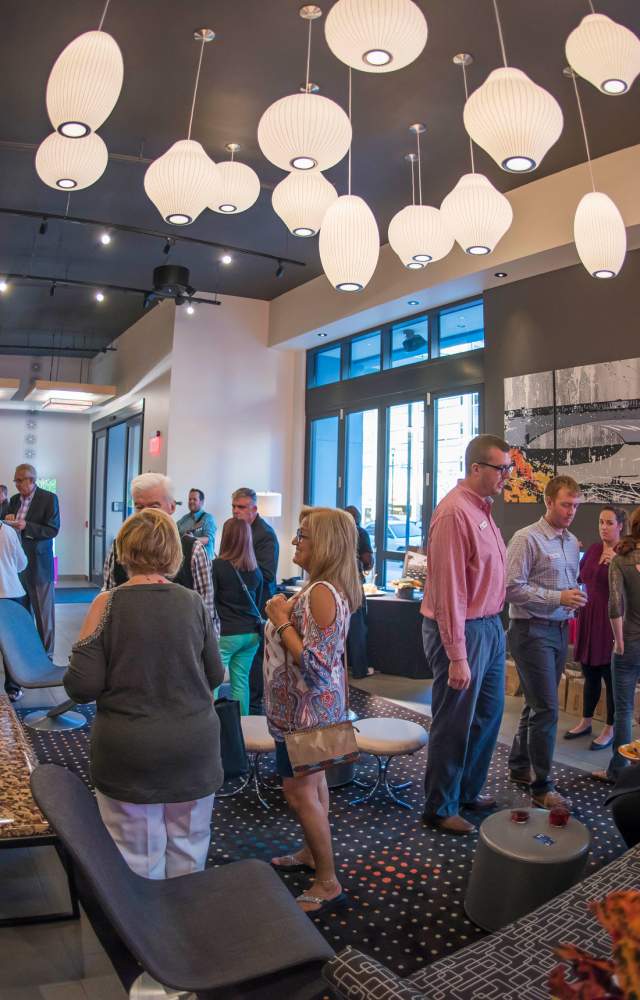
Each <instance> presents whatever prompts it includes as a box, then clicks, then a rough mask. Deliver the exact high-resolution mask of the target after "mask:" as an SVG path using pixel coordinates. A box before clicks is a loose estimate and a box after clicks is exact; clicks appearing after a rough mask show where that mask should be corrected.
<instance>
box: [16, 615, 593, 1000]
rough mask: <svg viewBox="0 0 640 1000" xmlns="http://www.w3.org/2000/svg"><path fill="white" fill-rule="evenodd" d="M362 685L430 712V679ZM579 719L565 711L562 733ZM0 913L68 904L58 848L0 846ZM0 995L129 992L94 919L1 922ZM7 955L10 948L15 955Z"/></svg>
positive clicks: (511, 704)
mask: <svg viewBox="0 0 640 1000" xmlns="http://www.w3.org/2000/svg"><path fill="white" fill-rule="evenodd" d="M86 608H87V605H84V604H65V605H58V606H57V607H56V652H55V662H56V663H60V664H63V663H66V661H67V658H68V655H69V651H70V648H71V644H72V642H73V641H74V639H75V637H76V635H77V634H78V629H79V626H80V623H81V622H82V619H83V617H84V615H85V613H86ZM356 684H357V686H358V687H362V688H363V689H364V690H366V691H369V692H370V693H371V694H378V695H381V696H382V697H384V698H391V699H393V700H395V701H398V702H399V703H400V704H402V705H405V706H406V707H407V708H410V709H413V710H414V711H417V712H424V713H425V714H426V715H429V714H430V700H431V684H430V682H429V681H416V680H410V679H408V678H404V677H393V676H392V675H390V674H375V675H374V676H373V677H370V678H367V679H365V680H362V681H357V682H356ZM63 698H64V694H63V693H62V692H61V690H60V689H50V690H49V691H31V692H26V693H25V695H24V698H23V700H22V701H21V705H24V706H25V707H26V706H29V705H33V706H41V705H43V704H45V702H46V703H47V704H55V703H56V702H58V701H61V700H63ZM520 707H521V700H520V699H519V698H507V705H506V710H505V714H504V718H503V723H502V728H501V730H500V739H501V740H502V741H503V742H505V743H510V742H511V739H512V737H513V734H514V731H515V728H516V726H517V721H518V716H519V712H520ZM574 724H575V719H573V718H571V717H569V716H565V715H564V714H563V715H562V717H561V720H560V725H559V727H558V729H559V732H560V734H562V733H563V732H564V731H565V729H568V728H570V727H571V726H572V725H574ZM588 746H589V740H588V739H585V740H584V741H582V740H576V741H573V742H571V743H567V742H565V741H563V740H562V736H560V738H559V740H558V742H557V745H556V759H557V760H558V761H559V762H562V763H564V764H569V765H573V766H574V767H578V768H583V769H584V770H592V769H593V768H594V767H596V766H602V765H603V764H604V763H605V762H606V759H607V755H608V751H603V752H602V753H593V752H590V751H589V749H588ZM0 887H1V888H0V917H4V916H9V915H19V914H24V913H29V912H36V911H39V912H44V910H45V908H46V907H50V908H51V910H52V911H53V910H62V909H64V908H65V907H66V906H67V905H68V899H67V895H66V882H65V879H64V876H63V874H62V870H61V868H60V865H59V862H58V859H57V855H56V854H55V851H54V850H53V848H37V849H21V850H5V851H0ZM0 955H2V956H3V960H2V962H1V963H0V1000H122V998H124V997H126V993H125V991H124V990H123V988H122V986H121V985H120V981H119V979H118V978H117V976H116V975H115V973H114V971H113V967H112V965H111V963H110V961H109V959H108V958H107V956H106V954H105V952H104V951H103V949H102V947H101V945H100V943H99V941H98V939H97V938H96V936H95V934H94V933H93V931H92V929H91V926H90V924H89V922H88V920H87V919H86V917H85V916H84V915H83V916H82V918H81V920H80V921H79V922H76V921H69V923H61V924H51V925H48V926H47V925H43V926H27V927H15V928H6V927H3V928H0ZM8 956H11V958H10V959H9V958H8Z"/></svg>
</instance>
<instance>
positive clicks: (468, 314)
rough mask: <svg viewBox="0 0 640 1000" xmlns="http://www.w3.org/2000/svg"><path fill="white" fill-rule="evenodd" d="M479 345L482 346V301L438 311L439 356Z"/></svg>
mask: <svg viewBox="0 0 640 1000" xmlns="http://www.w3.org/2000/svg"><path fill="white" fill-rule="evenodd" d="M479 347H484V309H483V305H482V302H481V301H480V302H470V303H469V305H467V306H456V308H455V309H443V310H442V312H441V313H440V357H444V356H445V355H448V354H460V353H461V352H462V351H475V350H477V349H478V348H479Z"/></svg>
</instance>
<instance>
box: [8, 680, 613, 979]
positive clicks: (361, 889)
mask: <svg viewBox="0 0 640 1000" xmlns="http://www.w3.org/2000/svg"><path fill="white" fill-rule="evenodd" d="M351 706H352V708H353V709H354V710H355V711H356V712H357V713H358V715H359V716H361V717H367V716H369V717H371V716H395V717H397V718H403V719H409V720H412V721H414V722H417V723H418V724H420V725H427V724H428V720H426V719H425V717H424V716H423V715H418V714H416V713H414V712H411V711H409V710H407V709H405V708H404V707H402V706H399V705H396V704H395V703H393V702H390V701H387V700H386V699H383V698H377V697H372V696H370V695H368V694H367V693H366V692H364V691H360V690H357V689H354V688H352V689H351ZM84 711H85V712H86V714H87V717H88V718H89V719H91V718H92V716H93V711H94V709H93V706H91V707H89V708H86V709H85V710H84ZM27 732H28V735H29V738H30V739H31V740H32V743H33V745H34V748H35V751H36V754H37V756H38V759H39V760H40V761H42V762H48V763H56V764H63V765H64V766H66V767H70V768H71V769H72V770H73V771H75V772H76V773H77V774H79V775H80V777H81V778H82V779H83V780H84V781H86V782H87V784H90V778H89V767H88V745H89V732H88V730H87V729H82V730H80V731H76V732H71V733H56V734H48V733H47V734H41V733H37V732H33V731H31V730H27ZM427 752H428V748H427V749H425V750H422V751H420V753H418V754H416V755H415V756H413V757H403V758H400V759H399V760H398V761H396V762H395V764H394V765H392V771H393V773H392V775H391V777H392V780H404V781H406V780H413V786H412V787H411V788H410V789H408V790H407V791H406V792H403V795H404V796H405V797H406V798H407V800H408V801H410V802H411V803H412V805H413V807H414V808H413V810H412V811H411V812H408V811H406V810H404V809H401V808H399V807H398V806H395V805H393V804H392V803H390V802H388V801H386V800H383V799H376V800H374V801H373V802H370V803H364V804H362V805H358V806H352V805H350V801H351V799H352V798H354V797H355V795H356V794H361V793H360V792H357V793H356V792H354V789H353V787H349V786H347V787H344V788H340V789H336V790H334V791H333V792H332V794H331V803H332V810H331V816H332V825H333V833H334V846H335V853H336V860H337V865H338V871H339V876H340V879H341V881H342V883H343V886H344V888H345V889H346V890H347V891H348V893H349V899H350V904H349V906H348V907H345V908H342V909H339V910H335V911H334V912H325V913H324V914H322V915H321V916H319V917H316V918H315V922H316V923H317V926H318V928H319V929H320V931H321V932H322V933H323V934H324V936H325V937H326V938H327V940H328V941H329V943H330V944H331V945H332V946H333V948H335V950H336V951H339V950H340V949H341V948H343V947H344V946H345V945H348V944H352V945H354V946H356V947H358V948H360V949H361V950H362V951H364V952H366V953H368V954H371V955H374V956H375V957H376V958H378V959H379V960H380V961H382V962H383V963H384V964H385V965H388V966H389V967H391V968H392V969H394V971H395V972H397V973H399V974H400V975H403V976H406V975H408V974H409V973H410V972H413V971H414V970H416V969H419V968H422V967H424V966H425V965H427V964H429V963H430V962H433V961H435V960H436V959H438V958H441V957H442V956H444V955H451V954H452V953H453V952H455V951H456V950H457V949H458V948H462V947H464V946H465V945H467V944H469V943H470V942H473V941H477V940H479V939H480V938H481V937H483V936H484V932H483V931H481V930H479V928H477V927H476V926H475V925H474V924H472V923H471V922H470V921H469V920H467V918H466V916H465V914H464V909H463V898H464V891H465V887H466V884H467V880H468V878H469V873H470V871H471V863H472V860H473V854H474V850H475V843H476V838H475V837H474V836H471V837H466V838H460V837H451V836H450V835H447V834H444V833H439V832H437V831H435V830H431V829H426V828H425V827H423V826H422V824H421V822H420V817H421V813H422V804H423V789H422V780H423V775H424V769H425V760H426V754H427ZM507 754H508V748H507V747H505V746H504V745H502V744H499V745H498V747H497V748H496V752H495V754H494V758H493V763H492V766H491V771H490V774H489V780H488V783H487V790H488V791H489V792H491V793H492V794H493V795H494V796H495V797H496V798H497V799H498V801H499V802H501V803H502V804H504V805H505V806H506V805H509V804H510V803H511V799H512V796H513V795H514V793H515V794H518V793H517V790H516V789H515V787H514V786H513V785H512V783H511V782H510V781H509V780H508V770H507ZM263 772H264V776H265V779H266V782H267V785H268V787H269V788H270V791H269V792H268V796H267V797H268V800H269V802H270V803H271V808H270V809H269V810H268V811H267V810H265V809H263V808H262V806H260V804H259V803H258V802H257V800H256V798H255V795H254V794H253V793H252V792H250V791H249V790H246V791H244V792H243V793H241V794H239V795H237V796H235V797H233V798H227V799H218V801H217V802H216V806H215V811H214V818H213V827H212V839H211V849H210V853H209V858H208V864H210V865H219V864H225V863H227V862H229V861H233V860H236V859H238V858H247V857H258V858H263V859H264V860H267V861H268V860H269V859H270V858H271V857H272V856H273V855H279V854H287V853H290V852H291V851H292V850H293V849H294V848H295V847H296V846H297V844H298V843H299V839H298V838H299V832H298V828H297V825H296V823H295V821H294V820H293V819H292V817H291V816H290V814H289V812H288V810H287V808H286V806H285V805H284V804H283V800H282V797H281V793H280V791H279V789H278V788H277V785H276V781H277V779H275V776H274V774H273V770H272V764H271V759H270V758H266V759H265V762H264V766H263ZM359 775H360V776H361V777H363V778H365V777H366V776H367V775H371V776H372V775H373V767H372V765H371V764H370V763H367V759H366V758H365V759H364V761H363V763H362V764H360V765H359ZM555 778H556V784H557V786H558V788H559V790H561V791H562V792H564V793H565V794H567V795H568V796H569V798H570V799H571V801H572V803H573V812H574V814H575V816H576V817H577V818H578V819H580V820H582V822H583V823H585V824H586V825H587V826H588V827H589V829H590V830H591V835H592V845H591V851H590V856H589V862H588V867H587V874H590V873H591V872H592V871H595V870H596V869H597V868H599V867H601V866H602V865H604V864H606V863H608V862H609V861H611V860H613V859H614V858H615V857H617V856H618V855H619V854H621V853H622V851H623V850H624V845H623V842H622V840H621V839H620V837H619V835H618V833H617V831H616V830H615V827H614V825H613V822H612V820H611V818H610V813H609V810H608V809H607V808H606V807H605V806H604V799H605V798H606V795H607V791H608V789H607V788H606V787H605V786H602V785H599V784H597V783H596V782H594V781H592V780H591V779H590V778H589V776H588V775H587V774H586V773H585V772H582V771H578V770H576V769H574V768H570V767H564V766H558V767H556V771H555ZM522 801H525V797H524V795H522ZM467 816H468V818H469V819H471V820H472V821H474V822H477V823H478V825H479V823H480V822H481V820H482V819H483V818H484V817H483V816H482V815H473V814H467ZM283 878H284V880H285V882H286V884H287V885H288V886H289V888H290V889H291V891H292V892H293V893H295V894H296V895H298V894H299V893H300V892H302V891H303V890H304V889H305V888H306V887H307V886H308V884H309V879H308V876H305V875H304V874H286V875H283Z"/></svg>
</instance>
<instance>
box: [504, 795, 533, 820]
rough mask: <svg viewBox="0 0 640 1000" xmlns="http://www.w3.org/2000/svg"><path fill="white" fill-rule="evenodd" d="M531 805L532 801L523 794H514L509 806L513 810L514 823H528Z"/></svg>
mask: <svg viewBox="0 0 640 1000" xmlns="http://www.w3.org/2000/svg"><path fill="white" fill-rule="evenodd" d="M529 806H530V803H529V802H528V801H527V799H526V798H524V797H523V796H522V795H517V794H516V795H513V796H512V797H511V800H510V802H509V808H510V810H511V817H510V818H511V822H512V823H528V822H529Z"/></svg>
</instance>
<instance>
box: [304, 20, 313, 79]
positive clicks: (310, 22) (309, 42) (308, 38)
mask: <svg viewBox="0 0 640 1000" xmlns="http://www.w3.org/2000/svg"><path fill="white" fill-rule="evenodd" d="M312 26H313V20H312V19H310V20H309V34H308V36H307V83H306V86H305V88H304V90H305V93H306V94H308V93H309V73H310V71H311V28H312Z"/></svg>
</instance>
